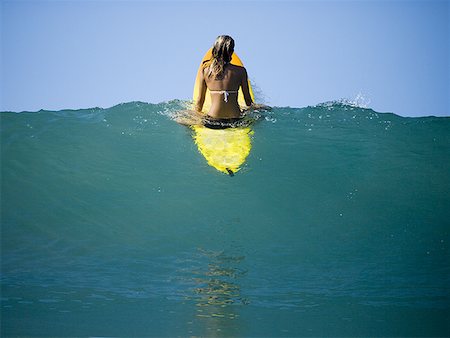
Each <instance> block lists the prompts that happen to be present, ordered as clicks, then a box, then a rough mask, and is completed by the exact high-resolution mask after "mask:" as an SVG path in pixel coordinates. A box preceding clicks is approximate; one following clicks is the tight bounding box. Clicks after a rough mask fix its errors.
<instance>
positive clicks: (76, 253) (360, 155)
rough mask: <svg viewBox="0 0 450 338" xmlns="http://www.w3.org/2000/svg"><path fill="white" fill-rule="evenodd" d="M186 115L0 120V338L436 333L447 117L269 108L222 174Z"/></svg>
mask: <svg viewBox="0 0 450 338" xmlns="http://www.w3.org/2000/svg"><path fill="white" fill-rule="evenodd" d="M184 105H185V103H184V102H182V101H171V102H168V103H161V104H147V103H142V102H131V103H125V104H120V105H117V106H115V107H112V108H109V109H100V108H95V109H86V110H63V111H57V112H54V111H39V112H36V113H25V112H24V113H8V112H3V113H1V115H0V117H1V147H2V148H1V235H2V236H1V250H2V251H1V258H2V260H1V335H2V336H26V335H36V336H37V335H40V336H218V337H222V336H449V335H450V328H449V324H448V322H449V319H450V318H449V310H450V302H449V300H450V292H449V285H450V268H449V240H450V238H449V225H450V224H449V219H450V190H449V188H450V171H449V168H450V156H449V155H450V118H436V117H423V118H405V117H399V116H397V115H394V114H387V113H377V112H374V111H373V110H371V109H364V108H359V107H356V106H352V105H348V104H342V103H337V102H335V103H326V104H321V105H318V106H316V107H306V108H301V109H298V108H274V109H273V110H272V111H271V112H265V113H261V116H260V118H259V120H258V121H257V122H256V123H255V124H254V126H253V130H254V134H253V135H252V142H253V148H252V151H251V153H250V155H249V157H248V159H247V162H246V164H245V165H244V167H243V168H242V170H241V171H239V172H238V173H236V175H235V176H234V177H229V176H227V175H225V174H222V173H220V172H218V171H216V170H215V169H214V168H212V167H209V166H208V165H207V163H206V161H205V160H204V158H203V157H202V156H201V154H200V153H199V152H198V150H197V148H196V146H195V144H194V143H193V141H192V137H191V133H190V130H189V129H188V128H186V127H184V126H180V125H178V124H176V123H175V122H173V121H172V120H171V119H170V116H171V115H172V114H173V113H174V112H175V111H176V110H178V109H182V108H183V107H184ZM258 116H259V115H258Z"/></svg>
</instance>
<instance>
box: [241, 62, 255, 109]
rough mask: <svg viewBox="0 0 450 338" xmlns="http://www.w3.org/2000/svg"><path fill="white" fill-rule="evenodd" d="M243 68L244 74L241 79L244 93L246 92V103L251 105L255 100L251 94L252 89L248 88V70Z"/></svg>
mask: <svg viewBox="0 0 450 338" xmlns="http://www.w3.org/2000/svg"><path fill="white" fill-rule="evenodd" d="M242 68H243V76H242V81H241V87H242V93H243V94H244V100H245V104H246V105H247V106H249V107H250V106H251V105H252V103H253V101H252V97H251V96H250V89H249V88H248V76H247V70H246V69H245V68H244V67H242Z"/></svg>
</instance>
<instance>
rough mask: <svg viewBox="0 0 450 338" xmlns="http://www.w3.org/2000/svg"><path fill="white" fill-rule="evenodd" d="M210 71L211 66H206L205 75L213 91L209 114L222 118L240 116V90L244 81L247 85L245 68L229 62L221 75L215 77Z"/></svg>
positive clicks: (208, 85)
mask: <svg viewBox="0 0 450 338" xmlns="http://www.w3.org/2000/svg"><path fill="white" fill-rule="evenodd" d="M208 73H209V67H206V68H204V69H203V77H204V80H205V83H206V86H207V87H208V89H209V91H210V93H211V108H210V110H209V112H208V115H209V116H211V117H214V118H222V119H223V118H237V117H240V116H241V110H240V108H239V104H238V90H239V87H241V86H242V85H243V83H244V82H245V85H247V72H246V70H245V68H244V67H240V66H236V65H233V64H230V63H227V64H225V65H224V68H223V72H222V74H221V76H220V77H214V76H211V75H209V74H208ZM247 87H248V85H247ZM243 90H244V88H243Z"/></svg>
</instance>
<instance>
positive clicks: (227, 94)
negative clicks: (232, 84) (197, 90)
mask: <svg viewBox="0 0 450 338" xmlns="http://www.w3.org/2000/svg"><path fill="white" fill-rule="evenodd" d="M209 92H210V93H211V94H223V100H224V101H225V102H228V96H229V95H230V94H237V93H238V91H237V90H210V91H209Z"/></svg>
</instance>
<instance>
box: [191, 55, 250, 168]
mask: <svg viewBox="0 0 450 338" xmlns="http://www.w3.org/2000/svg"><path fill="white" fill-rule="evenodd" d="M211 57H212V49H210V50H208V51H207V52H206V54H205V56H204V57H203V59H202V62H201V63H200V67H199V68H198V72H197V78H196V79H195V85H194V94H193V101H194V103H195V100H197V98H198V94H199V81H200V72H201V71H202V64H203V62H204V61H206V60H209V59H211ZM231 63H232V64H234V65H237V66H243V64H242V61H241V60H240V59H239V57H238V56H237V55H236V53H233V56H232V58H231ZM248 86H249V89H250V95H251V97H252V100H253V101H255V99H254V95H253V89H252V86H251V84H250V81H249V82H248ZM238 103H239V105H240V106H241V108H244V107H245V106H246V104H245V100H244V94H243V93H242V89H241V88H239V93H238ZM210 107H211V95H210V93H209V90H208V89H207V90H206V96H205V103H204V104H203V112H204V113H205V114H206V113H207V112H208V111H209V108H210ZM192 130H193V138H194V141H195V144H197V147H198V150H199V151H200V153H201V154H202V155H203V156H204V157H205V159H206V161H207V162H208V164H209V165H210V166H212V167H214V168H216V169H217V170H219V171H221V172H223V173H225V174H229V175H231V176H233V175H234V173H235V172H237V171H239V170H240V168H241V166H242V164H243V163H244V162H245V160H246V158H247V156H248V155H249V154H250V150H251V148H252V143H251V137H250V135H252V134H253V131H252V130H251V129H250V127H237V128H227V129H209V128H206V127H203V126H192Z"/></svg>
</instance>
